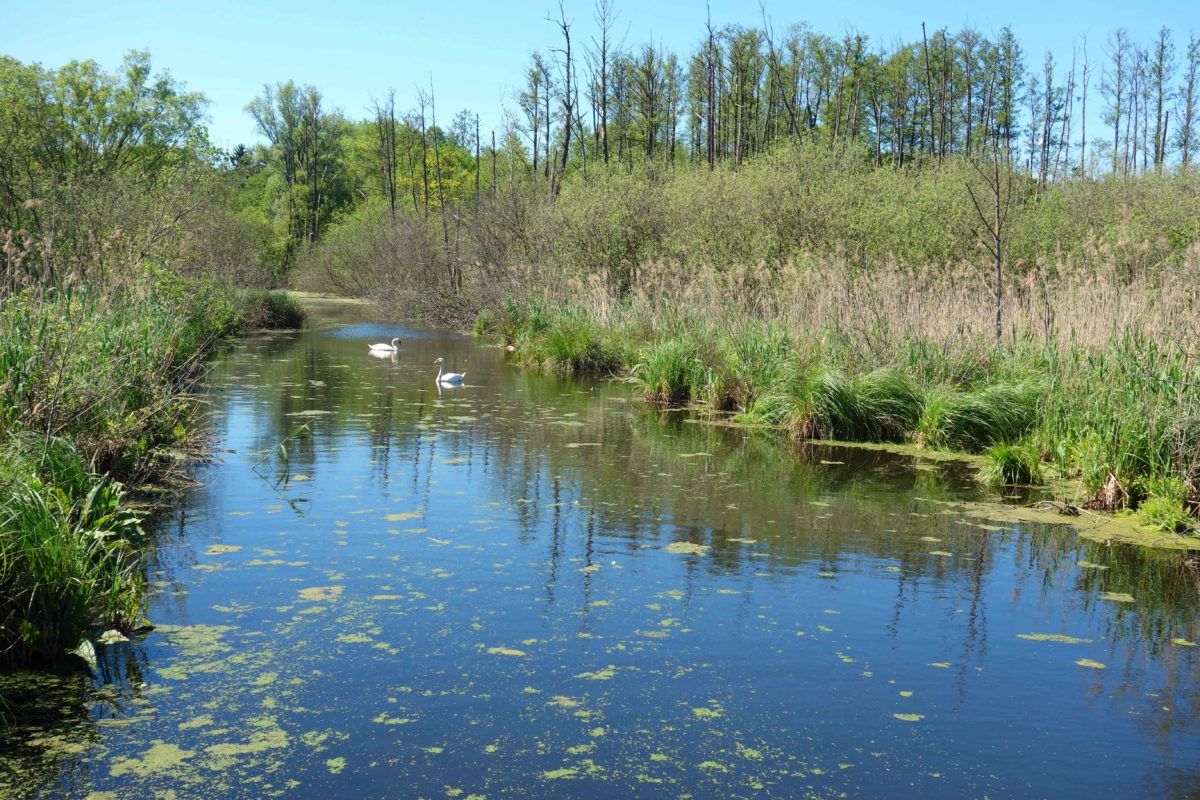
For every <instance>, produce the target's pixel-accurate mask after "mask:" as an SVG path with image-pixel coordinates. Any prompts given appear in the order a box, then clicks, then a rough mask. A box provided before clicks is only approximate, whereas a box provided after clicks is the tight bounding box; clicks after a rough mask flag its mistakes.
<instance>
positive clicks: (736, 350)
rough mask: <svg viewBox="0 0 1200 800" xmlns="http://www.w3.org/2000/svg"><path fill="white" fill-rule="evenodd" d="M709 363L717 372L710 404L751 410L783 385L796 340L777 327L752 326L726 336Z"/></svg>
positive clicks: (720, 340) (721, 340)
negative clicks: (756, 402) (775, 388)
mask: <svg viewBox="0 0 1200 800" xmlns="http://www.w3.org/2000/svg"><path fill="white" fill-rule="evenodd" d="M718 346H719V349H720V352H719V353H716V354H714V355H717V356H718V357H717V358H713V359H710V360H709V365H710V367H711V369H712V372H713V381H712V390H713V391H712V392H711V394H712V396H711V397H710V398H709V404H710V405H712V406H714V407H716V408H738V409H743V410H745V409H747V408H749V407H750V406H752V405H753V404H754V402H755V401H756V400H757V399H758V398H759V397H762V396H763V395H765V394H767V393H769V392H770V391H771V389H772V388H773V387H774V386H775V385H776V384H778V383H779V382H780V380H781V379H782V378H783V376H784V374H785V371H786V370H787V368H788V362H789V359H790V358H791V357H792V349H793V342H792V337H791V336H790V335H789V334H788V332H787V331H786V330H784V329H783V328H781V327H779V326H776V325H765V324H751V325H747V326H746V327H744V328H741V329H739V330H736V331H734V332H733V333H731V334H727V335H724V336H722V337H721V338H720V339H719V345H718Z"/></svg>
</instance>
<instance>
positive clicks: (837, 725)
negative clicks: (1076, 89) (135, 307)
mask: <svg viewBox="0 0 1200 800" xmlns="http://www.w3.org/2000/svg"><path fill="white" fill-rule="evenodd" d="M364 313H365V312H364V310H363V309H362V307H359V306H330V307H328V308H325V309H323V310H321V309H318V311H317V314H316V319H315V322H314V326H313V329H311V330H308V331H305V332H299V333H280V334H270V335H258V336H253V337H251V338H249V339H247V340H245V341H243V342H241V343H239V344H238V345H237V347H236V348H235V349H233V350H232V351H230V352H229V353H227V354H225V355H224V356H223V357H222V358H221V359H220V360H219V361H218V362H217V363H216V365H215V367H214V370H213V372H212V375H211V379H210V392H209V394H210V399H211V410H210V413H211V416H212V420H213V426H214V428H215V430H216V432H217V434H218V437H219V439H218V447H219V448H220V449H219V450H218V451H217V452H216V454H215V458H214V460H213V461H212V463H211V464H208V465H206V466H204V467H203V468H201V469H200V470H199V472H198V477H199V478H200V480H201V481H202V482H203V486H202V487H200V488H197V489H195V490H193V491H190V492H188V493H186V494H185V495H183V496H182V497H181V498H180V500H179V507H178V509H177V511H176V512H174V513H173V514H170V515H168V516H167V517H166V518H165V519H163V520H162V521H161V524H160V525H159V527H158V530H157V532H156V539H157V545H156V549H155V553H154V562H153V564H152V565H151V567H150V570H151V574H152V579H153V586H154V592H155V593H154V596H153V598H152V600H151V604H150V611H149V618H150V621H151V622H152V623H153V624H154V625H155V628H154V630H153V631H152V632H150V633H148V634H146V635H144V636H142V637H135V641H132V642H129V643H120V644H113V645H100V646H99V647H98V651H99V655H100V667H99V670H98V671H97V673H96V674H95V675H92V676H86V675H80V674H77V673H76V674H70V675H65V676H57V677H51V676H37V675H29V674H16V675H7V676H0V681H3V683H4V685H5V686H6V687H7V690H8V691H9V692H10V693H15V696H16V697H17V698H18V699H19V701H20V709H21V724H20V725H19V726H17V727H15V728H13V729H10V730H8V731H5V732H0V795H2V796H4V797H37V798H90V800H102V799H105V798H155V797H161V798H174V799H175V800H183V798H205V799H206V800H214V799H215V798H225V797H230V798H261V797H297V798H299V797H304V798H308V797H314V798H316V797H320V798H326V797H329V798H334V797H353V798H356V799H357V800H366V798H398V797H424V798H445V797H450V798H452V797H461V798H468V797H476V798H479V797H487V798H498V797H511V796H517V797H543V796H560V797H631V796H637V797H671V798H678V797H697V798H700V797H789V798H790V797H843V796H849V797H922V798H925V797H984V796H987V797H992V798H999V797H1034V796H1044V797H1067V796H1070V797H1079V796H1087V797H1132V796H1142V795H1152V796H1156V797H1179V798H1184V797H1195V796H1197V795H1198V793H1200V695H1198V689H1200V680H1198V679H1200V647H1196V646H1195V644H1194V643H1196V642H1200V594H1198V587H1197V583H1196V580H1197V579H1196V573H1195V571H1194V569H1191V568H1189V567H1188V566H1187V564H1186V563H1185V562H1186V557H1185V556H1182V555H1180V554H1179V553H1165V554H1164V553H1154V552H1151V551H1147V550H1144V549H1139V548H1135V547H1132V546H1128V545H1123V544H1115V543H1114V544H1106V543H1104V542H1103V541H1099V542H1097V541H1090V540H1084V539H1081V538H1080V537H1079V536H1077V535H1076V534H1075V533H1074V532H1072V531H1071V530H1070V529H1069V528H1066V527H1064V526H1059V525H1054V524H1049V523H1027V522H1026V523H1022V522H1013V521H1011V520H1012V515H1011V514H1009V513H1007V512H1006V511H1005V510H1004V509H1003V508H1001V507H998V506H992V505H988V504H986V503H984V502H981V501H984V500H986V499H987V497H985V495H984V494H983V493H981V492H980V491H979V490H978V489H977V488H976V487H975V485H974V482H973V480H972V478H971V471H972V469H971V467H970V466H968V465H964V464H963V463H962V462H960V461H954V460H941V459H933V458H923V457H913V456H907V455H897V454H893V453H888V452H882V451H876V450H868V449H861V448H852V447H834V446H820V447H818V446H809V447H804V448H798V447H796V446H792V445H789V444H787V443H784V442H782V441H780V440H779V439H778V438H777V437H775V436H774V435H772V434H770V433H769V432H768V433H763V432H758V433H756V432H752V431H744V430H738V429H733V428H728V427H721V426H717V425H712V424H706V423H704V422H703V421H699V420H694V419H690V418H688V417H687V416H686V415H683V414H679V413H669V414H657V413H653V412H650V411H647V410H646V409H644V408H641V407H639V406H638V404H637V403H636V402H634V401H633V400H632V399H631V394H630V391H629V388H628V387H627V386H624V385H621V384H613V383H608V382H600V383H582V382H573V381H561V380H556V379H553V378H548V377H545V376H541V375H531V374H527V373H525V372H523V371H521V370H520V369H518V368H516V367H514V366H512V365H510V364H508V363H506V360H505V354H504V352H503V350H502V349H500V348H497V347H488V346H483V345H481V344H480V343H478V342H476V341H475V340H473V339H470V338H467V337H462V336H457V335H453V334H446V333H441V332H434V331H423V330H415V329H405V328H397V327H394V326H387V325H381V324H373V323H369V322H364V321H363V318H362V315H363V314H364ZM392 336H400V337H401V338H402V339H403V344H402V345H401V350H400V352H399V353H398V354H396V355H395V356H393V357H384V358H377V357H373V356H372V355H369V354H368V352H367V344H368V343H369V342H374V341H386V340H387V339H389V338H391V337H392ZM439 356H442V357H445V359H446V362H447V368H448V369H451V370H455V371H461V370H463V369H466V371H467V379H466V385H465V386H463V387H461V388H447V389H442V390H439V389H438V387H437V386H436V385H435V383H434V375H435V374H436V371H437V367H436V366H435V365H434V364H433V361H434V359H436V358H437V357H439ZM300 426H303V427H302V428H301V427H300ZM297 428H300V430H299V432H298V433H296V434H295V435H294V436H292V437H291V438H290V439H288V440H287V441H286V443H285V445H284V447H283V448H282V449H280V448H278V447H276V445H277V443H279V442H281V441H282V440H284V439H285V438H286V437H289V435H290V434H293V433H294V432H296V431H297ZM5 784H7V789H6V788H5Z"/></svg>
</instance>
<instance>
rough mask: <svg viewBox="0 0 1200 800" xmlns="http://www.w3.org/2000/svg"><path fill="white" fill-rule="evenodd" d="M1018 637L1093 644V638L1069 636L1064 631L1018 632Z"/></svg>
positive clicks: (1063, 642)
mask: <svg viewBox="0 0 1200 800" xmlns="http://www.w3.org/2000/svg"><path fill="white" fill-rule="evenodd" d="M1017 638H1018V639H1029V640H1030V641H1033V642H1059V643H1061V644H1091V643H1092V641H1093V640H1091V639H1081V638H1079V637H1078V636H1067V635H1066V634H1062V633H1018V634H1017Z"/></svg>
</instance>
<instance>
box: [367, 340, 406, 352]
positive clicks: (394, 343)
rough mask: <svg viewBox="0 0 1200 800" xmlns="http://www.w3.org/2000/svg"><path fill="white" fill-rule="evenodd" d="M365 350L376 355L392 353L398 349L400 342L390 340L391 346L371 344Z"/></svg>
mask: <svg viewBox="0 0 1200 800" xmlns="http://www.w3.org/2000/svg"><path fill="white" fill-rule="evenodd" d="M367 349H368V350H371V351H373V352H376V353H394V352H396V351H397V350H399V349H400V340H399V339H392V343H391V344H373V345H371V346H370V347H368V348H367Z"/></svg>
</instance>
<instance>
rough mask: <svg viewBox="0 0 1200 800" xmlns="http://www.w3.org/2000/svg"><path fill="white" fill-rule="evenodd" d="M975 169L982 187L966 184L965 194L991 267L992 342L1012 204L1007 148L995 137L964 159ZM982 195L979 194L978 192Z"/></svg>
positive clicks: (997, 330) (998, 318)
mask: <svg viewBox="0 0 1200 800" xmlns="http://www.w3.org/2000/svg"><path fill="white" fill-rule="evenodd" d="M968 160H969V161H970V163H971V166H972V167H974V169H975V172H976V173H977V174H978V175H979V177H980V178H982V179H983V183H984V186H985V190H984V191H982V192H976V189H975V187H974V186H972V185H971V184H970V183H968V184H967V194H969V195H970V196H971V204H972V205H973V206H974V207H975V213H976V215H977V216H978V218H979V223H980V226H981V227H979V228H976V229H975V234H976V236H977V237H978V238H979V240H980V241H981V242H983V245H984V247H985V248H986V249H987V251H988V252H989V253H990V254H991V256H992V262H993V265H994V267H995V274H994V280H993V284H992V296H993V298H994V299H995V304H996V318H995V334H996V343H997V344H999V343H1000V341H1001V339H1002V338H1003V327H1002V310H1003V303H1004V245H1005V239H1004V237H1005V234H1006V233H1007V227H1006V225H1007V222H1008V215H1009V212H1010V211H1011V210H1012V206H1013V197H1014V193H1013V192H1014V190H1013V170H1012V165H1011V164H1010V163H1009V158H1008V150H1007V149H1006V148H1001V147H999V146H997V144H996V141H995V139H993V140H992V142H991V144H990V146H989V147H987V148H986V149H985V151H984V154H983V156H982V157H972V158H970V159H968ZM981 195H982V196H981Z"/></svg>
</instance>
